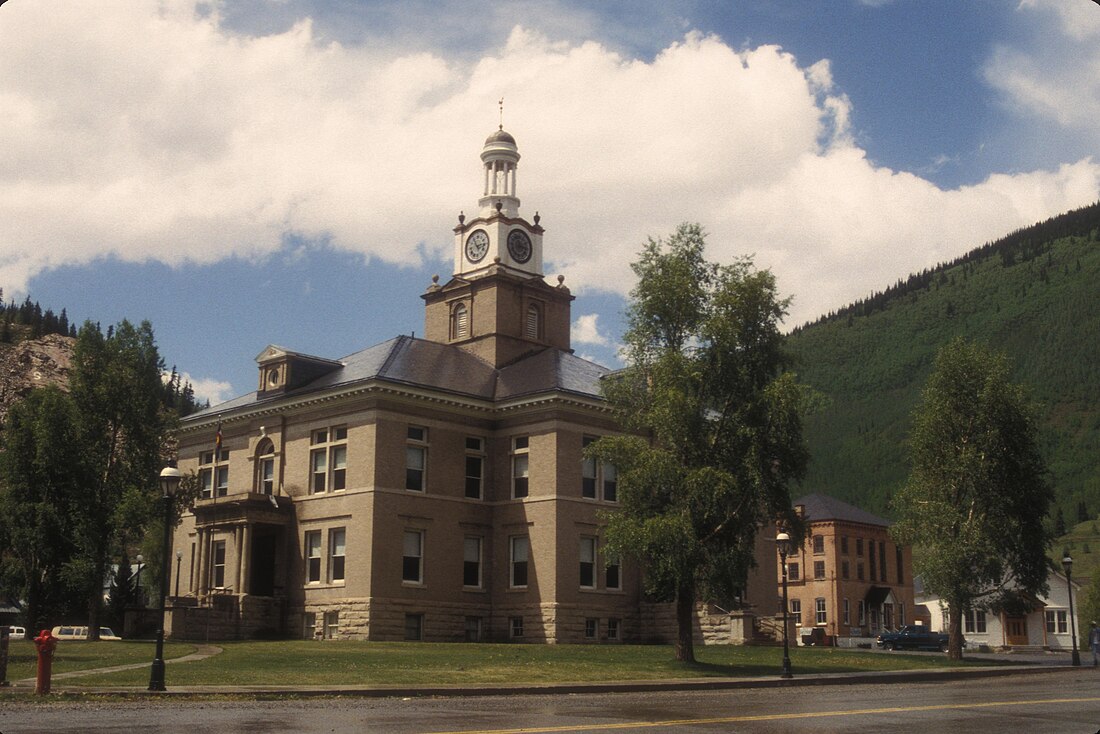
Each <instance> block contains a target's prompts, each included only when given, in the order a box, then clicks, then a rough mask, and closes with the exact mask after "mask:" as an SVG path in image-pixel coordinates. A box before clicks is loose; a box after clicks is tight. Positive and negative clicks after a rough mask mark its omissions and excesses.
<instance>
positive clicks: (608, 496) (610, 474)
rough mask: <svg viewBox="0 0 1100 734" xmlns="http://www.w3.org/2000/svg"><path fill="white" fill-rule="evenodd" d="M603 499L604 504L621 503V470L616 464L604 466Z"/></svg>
mask: <svg viewBox="0 0 1100 734" xmlns="http://www.w3.org/2000/svg"><path fill="white" fill-rule="evenodd" d="M601 468H602V469H603V499H604V502H618V501H619V470H618V469H616V468H615V465H614V464H603V465H602V466H601Z"/></svg>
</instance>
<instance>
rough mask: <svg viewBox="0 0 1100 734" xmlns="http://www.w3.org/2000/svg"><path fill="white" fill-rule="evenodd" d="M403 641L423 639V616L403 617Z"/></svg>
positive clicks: (408, 615)
mask: <svg viewBox="0 0 1100 734" xmlns="http://www.w3.org/2000/svg"><path fill="white" fill-rule="evenodd" d="M405 639H406V640H413V641H416V640H422V639H424V615H423V614H406V615H405Z"/></svg>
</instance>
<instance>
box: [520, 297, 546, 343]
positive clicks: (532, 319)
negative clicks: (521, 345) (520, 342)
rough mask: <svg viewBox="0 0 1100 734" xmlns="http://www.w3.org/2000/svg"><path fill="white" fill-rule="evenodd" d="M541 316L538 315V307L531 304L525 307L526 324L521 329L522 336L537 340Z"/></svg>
mask: <svg viewBox="0 0 1100 734" xmlns="http://www.w3.org/2000/svg"><path fill="white" fill-rule="evenodd" d="M541 316H542V314H540V313H539V307H538V306H537V305H536V304H534V303H532V304H531V305H529V306H528V307H527V322H526V323H525V324H524V327H523V335H524V336H525V337H527V338H528V339H531V340H537V339H538V338H539V329H540V328H541V327H542V323H541V322H542V319H541Z"/></svg>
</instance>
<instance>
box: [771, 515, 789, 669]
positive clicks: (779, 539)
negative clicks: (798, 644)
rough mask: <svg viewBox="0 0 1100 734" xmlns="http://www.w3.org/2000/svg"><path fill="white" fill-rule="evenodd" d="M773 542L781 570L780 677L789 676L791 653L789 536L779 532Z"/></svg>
mask: <svg viewBox="0 0 1100 734" xmlns="http://www.w3.org/2000/svg"><path fill="white" fill-rule="evenodd" d="M775 544H776V546H777V547H778V548H779V565H780V567H781V568H782V570H783V672H782V674H780V677H781V678H790V677H792V674H791V653H790V646H789V643H788V642H787V555H788V554H789V553H790V552H791V536H789V535H787V534H786V533H779V534H778V535H776V536H775Z"/></svg>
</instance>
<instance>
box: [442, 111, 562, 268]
mask: <svg viewBox="0 0 1100 734" xmlns="http://www.w3.org/2000/svg"><path fill="white" fill-rule="evenodd" d="M519 158H520V156H519V148H518V147H516V139H515V138H514V137H512V135H511V134H510V133H508V132H507V131H505V130H504V126H503V125H501V126H500V127H498V128H497V130H496V131H495V132H494V133H493V134H492V135H490V136H489V137H488V138H486V139H485V145H484V147H483V148H482V149H481V162H482V177H483V179H484V181H483V186H482V192H481V197H480V198H479V199H478V200H477V203H478V214H477V216H476V217H474V218H473V219H470V220H467V218H466V215H465V214H460V215H459V217H458V226H457V227H455V229H454V232H455V270H454V274H455V275H456V276H460V277H463V278H479V277H482V276H484V275H487V274H489V273H490V272H491V271H492V270H493V269H494V268H501V267H502V268H504V269H506V270H508V271H512V272H514V273H516V274H519V275H523V276H536V277H539V278H541V277H542V234H543V229H542V227H541V226H539V215H538V214H537V213H536V214H535V217H534V223H533V224H532V223H531V222H528V221H527V220H526V219H524V218H523V217H521V216H520V213H519V197H518V196H516V167H517V166H518V164H519Z"/></svg>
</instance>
